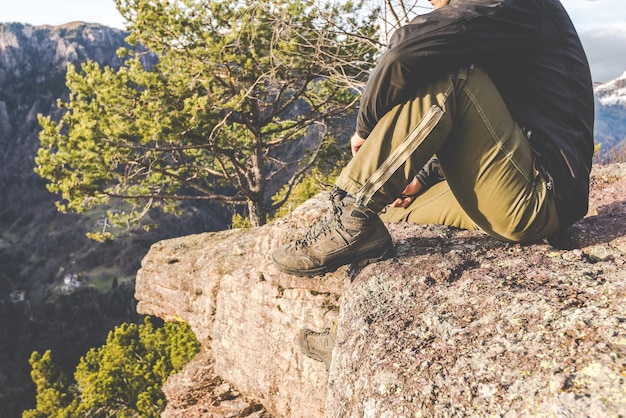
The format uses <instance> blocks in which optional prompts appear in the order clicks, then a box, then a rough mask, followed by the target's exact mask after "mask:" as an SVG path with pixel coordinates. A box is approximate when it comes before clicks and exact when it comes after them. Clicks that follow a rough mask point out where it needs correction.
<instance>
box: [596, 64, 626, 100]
mask: <svg viewBox="0 0 626 418" xmlns="http://www.w3.org/2000/svg"><path fill="white" fill-rule="evenodd" d="M594 93H595V96H596V98H597V99H598V101H599V102H600V103H601V104H602V105H604V106H616V105H622V106H626V72H624V74H622V75H621V76H619V77H618V78H616V79H615V80H612V81H609V82H607V83H603V84H598V85H596V86H595V87H594Z"/></svg>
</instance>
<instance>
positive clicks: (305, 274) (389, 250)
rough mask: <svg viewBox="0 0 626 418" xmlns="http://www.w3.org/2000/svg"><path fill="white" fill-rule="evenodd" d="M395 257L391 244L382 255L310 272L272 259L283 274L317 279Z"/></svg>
mask: <svg viewBox="0 0 626 418" xmlns="http://www.w3.org/2000/svg"><path fill="white" fill-rule="evenodd" d="M392 255H393V244H391V243H390V244H389V247H388V248H387V249H386V250H385V251H384V252H383V253H382V254H380V255H371V256H370V255H366V256H365V257H364V258H362V259H360V260H356V261H351V262H347V263H333V264H329V265H327V266H320V267H317V268H314V269H308V270H294V269H290V268H287V267H284V266H281V265H280V264H278V263H277V262H276V260H274V257H272V259H273V260H274V264H275V265H276V267H278V269H279V270H280V271H282V272H283V273H287V274H292V275H294V276H300V277H315V276H322V275H324V274H326V273H331V272H333V271H335V270H337V269H338V268H339V267H341V266H345V265H348V264H354V265H356V266H358V267H365V266H367V265H368V264H372V263H377V262H379V261H383V260H385V259H387V258H389V257H391V256H392Z"/></svg>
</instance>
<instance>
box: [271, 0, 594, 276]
mask: <svg viewBox="0 0 626 418" xmlns="http://www.w3.org/2000/svg"><path fill="white" fill-rule="evenodd" d="M430 2H431V4H432V5H433V6H435V10H433V11H431V12H430V13H427V14H424V15H420V16H417V17H416V18H415V19H413V20H412V21H411V22H410V23H409V24H407V25H405V26H403V27H402V28H400V29H398V30H397V31H396V32H395V33H394V35H393V37H392V38H391V42H390V44H389V47H388V49H387V50H386V51H385V52H384V53H383V54H382V55H381V57H380V59H379V60H378V62H377V64H376V66H375V68H374V69H373V70H372V72H371V74H370V76H369V79H368V82H367V85H366V88H365V90H364V92H363V96H362V100H361V104H360V107H359V112H358V117H357V126H356V133H355V134H354V135H353V137H352V139H351V145H352V151H353V158H352V159H351V161H350V162H349V163H348V164H347V166H346V167H345V168H344V169H343V170H342V172H341V174H340V176H339V177H338V179H337V181H336V183H335V187H334V188H333V190H332V192H331V193H330V196H331V199H330V201H331V202H330V203H331V205H332V208H333V210H332V213H330V214H329V215H328V216H327V217H325V218H323V219H322V220H321V221H319V222H318V223H317V224H315V225H313V226H312V227H311V229H310V230H309V231H308V232H307V233H306V234H304V235H303V236H301V237H300V238H299V239H297V240H295V241H294V242H291V243H289V244H286V245H283V246H281V247H279V248H276V249H275V250H274V251H273V252H272V258H273V261H274V263H275V265H276V266H277V267H278V268H279V269H280V270H281V271H283V272H286V273H289V274H294V275H300V276H316V275H321V274H324V273H326V272H329V271H334V270H335V269H337V268H338V267H339V266H342V265H345V264H349V263H361V264H363V263H366V262H371V261H376V260H381V259H384V258H386V257H388V256H390V255H391V254H392V253H393V245H392V240H391V236H390V234H389V232H388V231H387V228H386V227H385V225H384V223H383V221H385V222H400V221H406V222H413V223H418V224H443V225H448V226H454V227H459V228H464V229H478V230H482V231H484V232H485V233H487V234H489V235H490V236H492V237H495V238H497V239H499V240H503V241H507V242H536V241H540V240H542V239H544V238H549V237H551V236H553V235H554V234H555V233H557V231H561V230H563V229H565V228H567V227H568V226H570V225H571V224H573V223H574V222H576V221H577V220H579V219H580V218H582V217H583V216H584V215H585V214H586V213H587V209H588V197H589V173H590V170H591V160H592V156H593V151H594V144H593V121H594V98H593V87H592V81H591V75H590V70H589V64H588V62H587V58H586V56H585V52H584V50H583V47H582V45H581V42H580V40H579V37H578V35H577V33H576V30H575V28H574V26H573V24H572V22H571V20H570V18H569V16H568V14H567V12H566V11H565V9H564V8H563V6H562V5H561V3H560V2H559V0H430ZM444 6H445V7H444ZM433 156H436V159H433V158H432V157H433ZM429 161H430V164H427V163H428V162H429ZM433 164H437V169H432V165H433ZM424 167H426V170H425V171H426V173H425V171H424ZM429 167H430V168H429ZM433 173H435V174H434V175H433ZM439 173H442V175H441V176H440V175H439ZM444 177H445V179H443V180H442V181H437V180H441V179H442V178H444ZM432 178H435V181H432ZM429 179H430V180H429ZM379 213H380V214H379Z"/></svg>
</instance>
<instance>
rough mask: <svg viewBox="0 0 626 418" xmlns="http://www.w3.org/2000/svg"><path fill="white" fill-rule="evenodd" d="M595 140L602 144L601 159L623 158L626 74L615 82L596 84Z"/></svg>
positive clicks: (625, 131) (625, 137)
mask: <svg viewBox="0 0 626 418" xmlns="http://www.w3.org/2000/svg"><path fill="white" fill-rule="evenodd" d="M594 94H595V98H596V119H595V123H596V126H595V132H594V134H595V139H596V143H599V144H602V147H601V149H600V156H601V159H604V160H609V159H612V158H619V157H620V156H619V155H615V154H616V153H617V154H621V158H622V160H623V158H624V155H623V153H624V146H625V144H626V142H625V141H624V140H625V139H626V72H625V73H624V74H622V75H621V76H620V77H618V78H616V79H615V80H612V81H609V82H607V83H602V84H597V85H596V86H595V87H594Z"/></svg>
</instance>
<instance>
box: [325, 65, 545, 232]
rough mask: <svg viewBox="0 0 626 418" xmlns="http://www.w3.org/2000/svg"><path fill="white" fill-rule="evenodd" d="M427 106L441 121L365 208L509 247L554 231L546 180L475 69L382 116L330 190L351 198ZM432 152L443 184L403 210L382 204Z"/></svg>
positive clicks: (518, 131)
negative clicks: (471, 232)
mask: <svg viewBox="0 0 626 418" xmlns="http://www.w3.org/2000/svg"><path fill="white" fill-rule="evenodd" d="M432 105H438V106H440V107H441V108H442V109H443V111H444V113H443V116H442V118H441V120H440V121H439V122H438V123H437V125H436V126H435V127H434V129H433V130H432V131H431V132H430V133H429V134H428V135H427V137H426V139H425V140H424V141H423V142H422V143H421V144H420V145H419V146H418V148H417V149H416V151H415V152H413V153H412V154H411V156H410V157H409V159H408V160H407V161H406V162H405V163H404V165H403V166H402V167H400V169H398V170H397V171H396V172H394V173H393V174H392V175H391V177H390V178H389V180H387V181H386V182H385V184H384V185H383V186H382V187H380V188H379V189H378V190H377V191H376V193H375V194H374V196H373V198H372V200H371V201H370V203H369V204H368V207H369V208H370V209H372V210H374V211H376V212H381V218H382V219H383V220H384V221H385V222H400V221H404V222H412V223H418V224H443V225H448V226H455V227H459V228H464V229H481V230H483V231H484V232H486V233H487V234H489V235H491V236H493V237H496V238H498V239H501V240H505V241H511V242H529V241H537V240H540V239H542V238H545V237H546V236H548V235H550V234H552V233H553V232H555V231H556V230H557V229H558V217H557V212H556V207H555V201H554V196H553V193H552V192H551V191H550V190H549V186H548V179H546V177H545V175H544V174H543V173H542V172H541V171H540V170H539V169H538V165H537V162H536V161H535V157H534V155H533V152H532V149H531V147H530V143H529V141H528V139H527V138H526V136H525V135H524V132H523V131H522V129H521V128H520V126H518V125H517V123H516V122H515V121H514V120H513V118H512V116H511V114H510V112H509V111H508V109H507V107H506V105H505V103H504V101H503V99H502V97H501V96H500V94H499V92H498V90H497V89H496V87H495V86H494V84H493V82H492V81H491V79H490V78H489V76H488V75H487V74H486V73H485V72H484V71H483V70H482V69H481V68H480V67H478V66H476V67H474V66H471V67H469V68H462V69H460V70H459V71H458V72H454V73H451V74H449V75H448V76H447V77H444V78H442V79H441V80H439V81H436V82H433V83H430V84H428V85H427V86H425V87H424V88H422V89H421V90H420V91H419V92H418V94H417V95H416V98H415V99H414V100H410V101H407V102H405V103H402V104H400V105H397V106H395V107H394V108H393V109H392V110H391V111H389V112H388V113H387V114H386V115H385V116H384V117H383V118H382V119H381V120H380V121H379V122H378V124H377V125H376V126H375V128H374V129H373V130H372V132H371V134H370V135H369V137H368V138H367V140H366V141H365V143H364V144H363V146H362V147H361V148H360V150H359V152H358V153H357V154H356V155H355V156H354V158H353V159H352V160H351V161H350V162H349V164H348V165H347V166H346V167H345V168H344V170H343V171H342V173H341V175H340V176H339V178H338V179H337V182H336V185H337V186H338V187H339V188H341V189H344V190H346V191H347V192H348V193H350V194H353V195H355V196H356V195H357V194H358V191H359V189H360V188H361V187H362V186H363V184H364V183H365V182H366V181H367V179H368V178H369V177H370V176H371V175H372V174H373V173H374V172H375V171H376V169H377V168H378V167H379V166H380V165H381V164H382V163H383V162H384V161H385V159H386V158H387V156H388V155H389V154H390V153H391V152H392V151H393V150H394V149H395V148H396V147H398V145H399V144H400V143H402V142H403V141H404V140H405V139H406V138H407V135H408V134H409V133H410V132H411V130H412V128H414V127H415V126H416V125H417V124H418V122H419V121H420V120H421V118H422V116H423V115H424V113H425V112H426V111H427V110H428V109H429V108H430V107H431V106H432ZM434 154H437V157H438V158H439V162H440V164H441V168H442V170H443V172H444V174H445V177H446V181H443V182H441V183H438V184H436V185H434V186H433V187H431V188H429V189H427V190H426V191H424V192H423V193H421V194H419V195H418V196H417V197H416V198H415V200H414V202H413V203H412V204H411V205H410V206H409V207H408V208H406V209H405V208H391V207H387V205H389V204H390V203H391V202H393V201H394V200H395V198H396V197H398V196H400V194H401V193H402V191H403V190H404V188H405V187H406V185H407V184H408V183H409V182H410V181H411V180H412V179H413V177H414V176H415V174H417V172H419V170H420V168H421V167H423V166H424V164H426V162H427V161H428V160H429V159H430V157H432V156H433V155H434ZM357 197H358V196H357Z"/></svg>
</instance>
